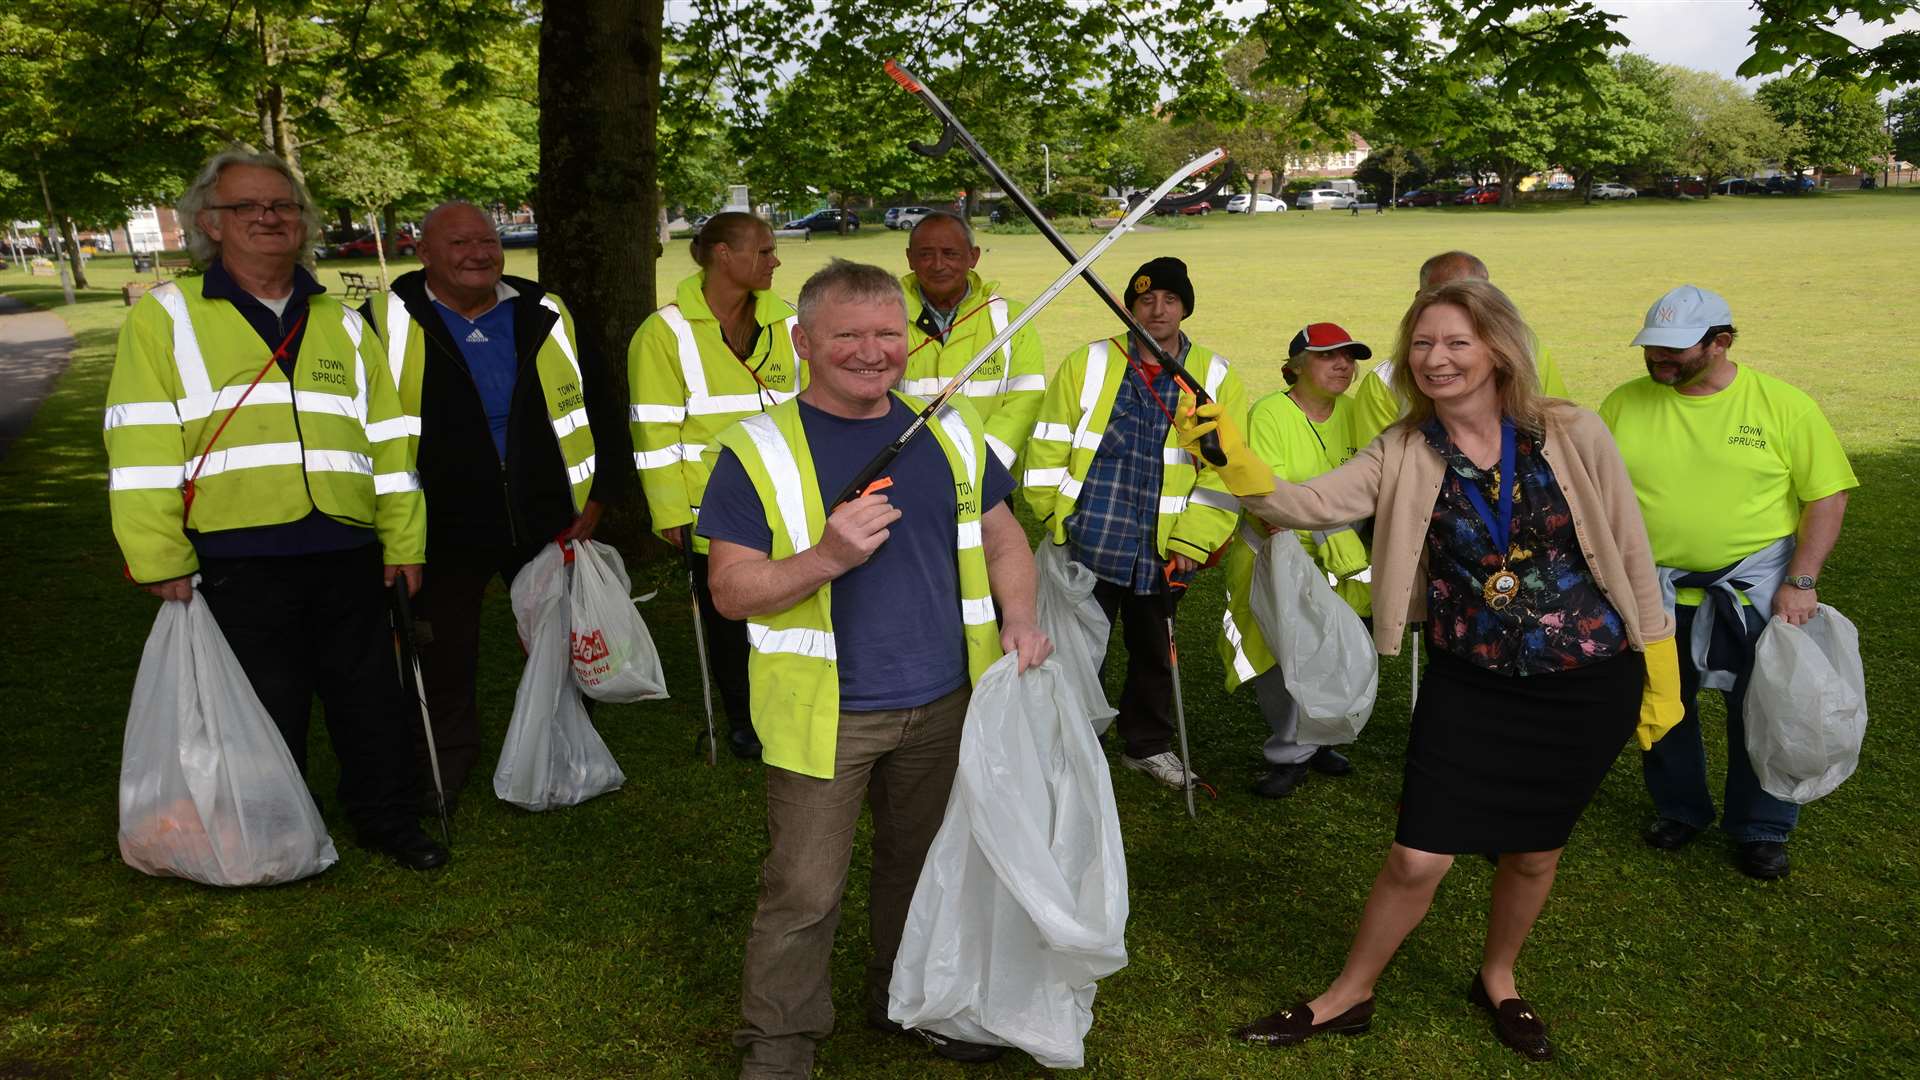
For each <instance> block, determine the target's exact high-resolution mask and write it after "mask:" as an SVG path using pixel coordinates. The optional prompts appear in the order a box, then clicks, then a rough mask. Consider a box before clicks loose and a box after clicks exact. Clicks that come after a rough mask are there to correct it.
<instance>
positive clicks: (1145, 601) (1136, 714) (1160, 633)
mask: <svg viewBox="0 0 1920 1080" xmlns="http://www.w3.org/2000/svg"><path fill="white" fill-rule="evenodd" d="M1184 592H1186V590H1185V589H1175V590H1173V591H1171V592H1165V593H1150V594H1148V595H1145V596H1141V595H1139V594H1137V593H1135V592H1133V591H1132V590H1130V589H1128V588H1127V587H1126V586H1124V585H1115V584H1114V583H1113V582H1111V581H1096V582H1094V585H1093V598H1094V599H1095V600H1097V601H1099V602H1100V610H1101V611H1104V612H1106V614H1107V624H1108V625H1109V626H1111V625H1113V624H1114V623H1115V622H1116V621H1118V622H1119V623H1120V624H1121V625H1120V630H1121V633H1122V639H1121V640H1123V641H1125V642H1126V644H1127V682H1126V686H1125V688H1124V689H1122V690H1121V691H1120V703H1119V705H1118V708H1119V711H1120V715H1119V716H1117V717H1115V718H1114V722H1113V723H1114V727H1115V728H1116V729H1117V730H1118V731H1119V732H1120V740H1121V742H1122V743H1123V744H1124V746H1125V748H1126V755H1127V756H1128V757H1130V758H1136V759H1137V758H1149V757H1152V756H1153V755H1155V754H1164V753H1166V752H1167V751H1168V750H1171V749H1173V663H1172V657H1171V656H1170V655H1169V654H1168V652H1167V620H1168V619H1170V618H1172V617H1173V613H1174V610H1175V609H1176V608H1178V607H1179V604H1180V596H1181V594H1182V593H1184ZM1106 673H1107V672H1106V664H1105V663H1104V662H1103V663H1102V664H1101V665H1100V674H1101V677H1102V678H1105V676H1106Z"/></svg>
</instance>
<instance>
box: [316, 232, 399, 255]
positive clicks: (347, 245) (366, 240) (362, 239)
mask: <svg viewBox="0 0 1920 1080" xmlns="http://www.w3.org/2000/svg"><path fill="white" fill-rule="evenodd" d="M381 243H382V244H384V245H385V247H386V252H387V254H389V255H411V254H413V249H414V239H413V232H412V231H411V230H408V229H401V230H400V231H399V232H396V233H393V234H391V235H389V236H387V237H386V238H385V239H383V240H382V241H381ZM331 254H332V257H333V258H336V259H371V258H373V257H374V256H375V255H377V254H379V252H377V251H376V250H375V249H374V245H373V233H372V232H371V231H369V230H365V229H363V230H361V231H360V233H359V234H358V235H356V236H354V237H353V238H352V239H350V240H347V241H344V242H342V243H339V244H335V245H334V247H333V251H332V253H331Z"/></svg>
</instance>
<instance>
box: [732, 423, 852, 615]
mask: <svg viewBox="0 0 1920 1080" xmlns="http://www.w3.org/2000/svg"><path fill="white" fill-rule="evenodd" d="M740 426H741V427H742V428H744V429H745V430H746V433H747V435H748V437H749V438H751V439H752V440H753V445H754V447H755V448H757V449H758V450H759V451H760V460H761V462H762V463H764V464H765V465H766V469H767V475H768V476H769V477H770V478H772V480H773V497H774V502H775V504H776V508H777V509H778V510H779V513H780V520H781V522H782V523H784V524H785V525H786V528H787V541H788V542H789V543H790V544H792V546H793V553H794V554H795V555H798V554H800V553H801V552H803V551H805V550H807V549H808V548H810V547H812V546H813V541H812V539H811V538H809V537H808V535H807V504H806V500H805V499H804V498H802V497H801V494H800V493H801V492H802V491H803V490H805V489H804V488H802V487H801V486H800V463H799V462H798V461H796V460H795V459H794V456H793V448H792V447H791V446H788V445H787V440H786V439H785V438H783V437H781V435H780V429H779V428H778V427H776V426H775V425H774V422H773V417H771V416H769V415H767V414H766V413H758V414H756V415H753V416H749V417H747V418H746V419H745V420H742V421H740ZM829 648H831V646H829Z"/></svg>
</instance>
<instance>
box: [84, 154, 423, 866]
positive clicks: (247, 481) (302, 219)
mask: <svg viewBox="0 0 1920 1080" xmlns="http://www.w3.org/2000/svg"><path fill="white" fill-rule="evenodd" d="M179 215H180V221H181V223H182V225H183V226H184V227H185V230H186V236H187V248H188V251H189V252H190V253H191V254H192V255H193V258H194V260H195V261H196V262H198V263H200V264H201V265H203V266H204V267H205V268H206V274H205V276H204V277H201V278H199V279H197V280H194V279H188V282H187V283H185V284H182V283H178V282H169V283H167V284H165V285H162V286H160V287H158V288H156V289H154V290H153V291H151V292H149V293H148V294H147V295H146V296H145V297H143V298H142V299H141V301H140V302H139V303H138V304H137V305H135V307H134V309H133V312H132V313H131V314H130V315H129V316H128V318H127V322H126V325H125V326H123V327H122V328H121V331H120V345H119V351H118V353H117V355H116V356H115V359H114V368H113V378H112V381H111V383H110V384H109V386H108V389H107V411H106V418H105V429H106V432H105V438H106V445H107V463H108V466H109V472H108V476H109V479H108V492H109V495H108V500H109V505H110V507H111V509H112V514H113V531H114V537H115V539H117V540H118V541H119V543H120V549H121V552H122V553H123V554H124V555H125V557H126V561H127V572H128V574H129V575H130V576H131V577H132V579H133V580H134V581H136V582H139V583H140V584H141V585H142V586H144V587H145V588H146V589H147V591H148V592H151V593H153V594H154V595H156V596H158V597H160V598H161V599H162V600H166V601H169V602H175V603H195V602H198V601H205V602H206V603H207V604H208V605H209V607H210V610H211V611H212V612H213V615H214V618H215V619H216V620H217V621H218V622H219V624H220V629H221V631H222V632H223V633H224V634H225V635H226V638H227V642H228V644H229V645H230V646H232V648H233V652H234V655H235V657H237V658H238V660H239V662H240V666H241V667H242V668H243V669H244V670H245V671H246V673H247V679H248V681H249V682H250V683H251V684H252V687H253V690H254V692H255V693H256V694H257V695H258V696H259V698H260V702H261V704H262V705H264V706H265V707H266V710H267V712H268V714H269V715H270V716H272V717H273V721H274V724H275V726H277V727H278V728H279V730H280V734H281V736H282V737H283V738H284V739H285V740H286V744H287V749H288V750H289V751H291V752H292V755H293V759H294V761H295V763H296V764H298V765H299V766H300V769H301V772H302V773H303V774H304V773H305V771H306V761H307V724H308V716H309V714H310V713H311V711H312V708H313V697H314V695H315V694H316V693H317V694H318V695H319V696H320V701H321V703H322V705H323V706H324V708H325V716H326V723H327V731H328V734H329V735H330V736H331V738H332V742H333V748H334V753H335V755H336V756H337V757H338V758H339V761H340V787H339V798H340V804H341V807H342V809H343V810H344V811H345V812H346V815H347V817H348V819H349V820H350V821H351V822H352V824H353V826H354V828H355V830H356V831H357V833H358V835H359V840H360V842H361V843H362V844H363V845H364V846H366V847H369V848H372V849H374V850H377V851H380V852H383V853H385V854H387V855H389V856H391V857H392V858H393V859H394V860H395V861H396V862H398V863H400V865H402V866H406V867H409V868H411V869H416V870H425V869H429V868H431V867H435V866H439V865H441V864H443V863H445V862H446V861H447V850H446V848H444V847H441V846H440V845H439V844H437V843H435V842H434V841H433V840H432V839H431V838H429V837H428V836H427V835H426V833H425V832H423V831H422V830H421V829H420V826H419V823H418V821H417V820H415V817H414V799H415V789H414V785H413V777H412V775H411V772H410V770H409V769H408V749H407V740H408V735H407V732H408V730H409V727H410V721H411V718H412V715H413V713H412V709H411V703H409V702H408V701H406V699H405V698H404V697H403V696H402V694H401V691H400V676H399V672H398V670H397V668H396V667H395V663H394V654H393V639H392V636H391V632H390V629H389V624H388V620H387V589H386V587H387V586H391V585H392V584H393V582H394V580H395V579H396V577H398V578H402V579H404V581H405V582H406V585H407V587H408V588H409V589H417V588H418V587H419V584H420V564H421V562H422V560H423V558H424V556H425V550H424V548H425V543H426V536H425V527H426V510H425V507H424V505H423V499H422V496H421V492H420V482H419V479H418V477H416V476H415V474H414V460H413V448H412V445H411V443H410V440H408V439H407V437H406V433H405V431H404V426H405V425H404V422H403V421H402V420H401V417H400V406H399V401H398V397H397V395H396V394H395V393H394V389H393V382H392V380H391V379H390V378H389V376H388V374H387V369H386V360H385V357H384V356H383V355H382V354H381V351H380V341H379V338H378V337H376V336H375V335H374V333H373V332H372V330H371V328H369V327H368V326H367V325H366V323H365V322H364V321H363V320H362V319H361V317H360V316H359V315H358V314H356V313H355V312H354V311H353V310H351V309H350V308H347V307H345V306H344V305H342V304H341V303H340V302H339V301H338V300H335V299H333V298H332V297H330V296H328V295H326V290H325V289H323V288H322V287H321V286H320V283H319V282H317V281H315V280H314V278H313V275H312V274H310V273H308V271H307V269H306V268H305V267H303V266H302V265H300V264H301V262H302V260H304V259H306V258H309V257H310V256H309V254H308V251H309V249H308V246H307V240H308V237H309V236H311V235H312V234H313V233H314V232H315V231H317V228H318V219H317V218H316V217H315V215H314V213H313V210H312V203H311V201H310V200H309V199H308V198H307V196H306V193H305V192H304V191H303V190H301V186H300V183H299V181H298V180H297V179H295V177H294V176H293V173H292V171H291V170H290V169H288V168H287V166H286V164H285V163H284V162H282V161H281V160H280V159H279V158H277V157H274V156H273V155H271V154H257V153H253V152H250V151H242V150H230V151H226V152H223V153H221V154H218V155H216V156H215V157H214V158H213V159H212V160H210V161H209V162H208V163H207V164H206V166H205V167H204V168H203V169H201V171H200V174H199V176H198V178H197V179H196V180H195V181H194V183H193V185H192V186H191V187H190V188H188V189H187V192H186V194H185V195H184V196H182V198H181V200H180V204H179ZM196 583H197V585H198V588H197V589H196V588H195V585H196Z"/></svg>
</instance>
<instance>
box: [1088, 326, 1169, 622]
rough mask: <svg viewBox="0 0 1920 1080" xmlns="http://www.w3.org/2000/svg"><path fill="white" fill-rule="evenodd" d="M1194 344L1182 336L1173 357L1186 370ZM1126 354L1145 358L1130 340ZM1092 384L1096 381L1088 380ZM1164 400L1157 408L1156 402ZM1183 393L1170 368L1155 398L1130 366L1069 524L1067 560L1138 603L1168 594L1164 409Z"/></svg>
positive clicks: (1158, 377) (1161, 373) (1160, 373)
mask: <svg viewBox="0 0 1920 1080" xmlns="http://www.w3.org/2000/svg"><path fill="white" fill-rule="evenodd" d="M1191 347H1192V342H1190V341H1188V340H1187V336H1186V335H1185V334H1181V335H1180V352H1179V355H1177V356H1176V357H1175V359H1176V360H1178V361H1180V362H1181V363H1182V364H1184V363H1186V359H1187V350H1188V349H1190V348H1191ZM1127 348H1128V351H1129V353H1130V354H1131V355H1132V356H1133V357H1134V358H1135V359H1136V360H1138V359H1139V358H1140V350H1139V349H1138V348H1137V347H1136V346H1135V344H1134V341H1133V337H1132V335H1131V334H1129V335H1128V337H1127ZM1089 377H1091V376H1089ZM1156 393H1157V394H1158V395H1159V399H1158V400H1155V398H1154V394H1156ZM1179 400H1180V387H1179V386H1178V385H1177V384H1176V383H1175V382H1174V381H1173V376H1172V375H1171V374H1169V373H1168V372H1167V369H1165V368H1157V369H1154V376H1153V390H1152V392H1151V393H1150V392H1149V391H1148V389H1147V384H1146V382H1145V381H1143V380H1142V379H1141V377H1140V374H1139V372H1138V371H1137V370H1135V369H1133V368H1132V367H1131V366H1129V368H1128V370H1127V373H1126V378H1125V379H1123V380H1122V381H1121V383H1120V387H1119V389H1118V390H1117V391H1116V392H1115V393H1114V395H1113V414H1112V415H1111V416H1110V417H1108V419H1107V430H1106V434H1105V435H1104V436H1103V437H1102V438H1101V440H1100V449H1099V450H1098V451H1096V452H1095V453H1094V455H1093V464H1091V465H1089V466H1088V467H1087V477H1086V480H1085V481H1084V484H1083V486H1082V487H1081V489H1080V497H1079V498H1078V499H1077V500H1075V502H1074V506H1073V516H1072V517H1069V518H1068V519H1067V523H1066V524H1067V544H1068V550H1067V554H1068V555H1069V556H1070V557H1071V558H1072V559H1073V561H1074V562H1077V563H1079V564H1081V565H1082V566H1085V567H1086V568H1087V569H1089V570H1092V571H1093V573H1094V576H1095V577H1097V578H1099V579H1101V580H1102V581H1110V582H1112V583H1114V584H1115V585H1124V586H1126V587H1127V589H1128V590H1129V591H1131V592H1133V593H1134V594H1135V595H1146V594H1149V593H1158V592H1165V591H1166V590H1167V578H1166V560H1165V559H1162V558H1161V557H1160V552H1159V549H1158V547H1157V545H1156V544H1155V539H1156V536H1157V532H1158V528H1159V522H1160V481H1161V476H1160V472H1161V463H1162V461H1163V460H1164V455H1163V450H1164V449H1165V446H1166V441H1167V428H1168V427H1169V426H1170V425H1171V424H1172V422H1173V421H1172V418H1171V417H1169V416H1168V415H1167V413H1166V412H1165V411H1164V410H1163V409H1162V403H1165V407H1166V408H1169V409H1170V408H1174V407H1175V406H1176V405H1177V403H1178V402H1179Z"/></svg>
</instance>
